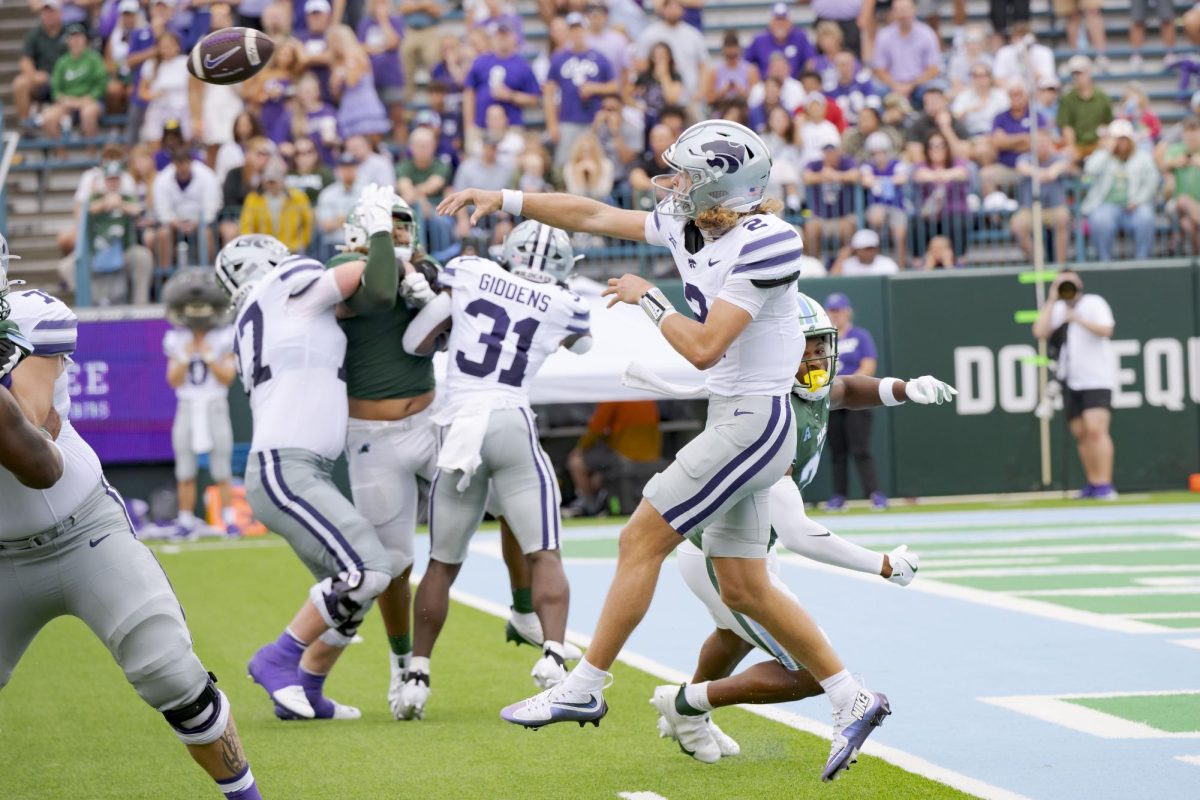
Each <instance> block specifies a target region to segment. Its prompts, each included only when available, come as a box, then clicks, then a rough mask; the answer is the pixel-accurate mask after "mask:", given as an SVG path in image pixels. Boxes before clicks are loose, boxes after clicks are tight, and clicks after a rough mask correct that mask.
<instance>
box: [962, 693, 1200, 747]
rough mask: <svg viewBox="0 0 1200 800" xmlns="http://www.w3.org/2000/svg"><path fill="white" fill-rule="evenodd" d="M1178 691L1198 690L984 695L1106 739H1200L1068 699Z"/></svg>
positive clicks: (1002, 705)
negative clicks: (1008, 695) (1055, 694)
mask: <svg viewBox="0 0 1200 800" xmlns="http://www.w3.org/2000/svg"><path fill="white" fill-rule="evenodd" d="M1177 694H1194V692H1111V693H1109V692H1099V693H1095V694H1079V695H1057V696H1049V695H1014V696H1010V697H981V698H979V699H980V700H982V701H983V702H985V703H990V704H991V705H994V706H999V707H1000V708H1006V709H1008V710H1009V711H1015V712H1017V713H1019V714H1025V715H1026V716H1030V717H1034V718H1036V719H1040V720H1042V721H1044V722H1049V723H1052V724H1054V725H1060V726H1062V727H1064V728H1070V729H1071V730H1074V731H1079V732H1081V733H1087V734H1091V735H1092V736H1097V737H1100V738H1102V739H1198V738H1200V731H1184V732H1180V733H1173V732H1170V731H1162V730H1159V729H1158V728H1155V727H1152V726H1150V725H1146V724H1145V723H1142V722H1133V721H1132V720H1127V719H1122V718H1121V717H1117V716H1114V715H1112V714H1106V713H1104V712H1103V711H1097V710H1095V709H1092V708H1086V707H1084V706H1080V705H1076V704H1074V703H1069V702H1067V700H1068V699H1073V698H1074V699H1078V698H1089V697H1096V698H1105V697H1126V696H1130V695H1138V696H1144V697H1157V696H1168V695H1177Z"/></svg>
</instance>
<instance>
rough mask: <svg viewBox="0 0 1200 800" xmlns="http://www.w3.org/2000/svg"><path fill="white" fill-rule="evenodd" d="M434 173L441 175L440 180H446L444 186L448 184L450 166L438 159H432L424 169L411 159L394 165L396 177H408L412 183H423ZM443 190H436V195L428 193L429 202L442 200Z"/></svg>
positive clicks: (435, 202)
mask: <svg viewBox="0 0 1200 800" xmlns="http://www.w3.org/2000/svg"><path fill="white" fill-rule="evenodd" d="M434 175H441V176H442V180H444V181H445V182H446V186H447V187H448V186H449V185H450V166H449V165H448V164H446V163H444V162H442V161H440V160H439V159H436V158H435V159H434V160H433V163H431V164H430V165H429V166H428V167H426V168H425V169H421V168H420V167H418V166H417V165H416V164H414V163H413V162H411V161H402V162H400V164H399V165H397V167H396V179H397V180H399V179H400V178H408V179H409V180H410V181H412V182H413V185H414V186H416V185H417V184H421V183H424V182H425V181H427V180H429V179H430V178H431V177H433V176H434ZM442 194H443V192H438V193H437V194H436V195H430V197H429V202H431V203H434V204H435V205H436V204H437V203H440V202H441V201H442Z"/></svg>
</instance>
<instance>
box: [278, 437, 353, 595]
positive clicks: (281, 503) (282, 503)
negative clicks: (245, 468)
mask: <svg viewBox="0 0 1200 800" xmlns="http://www.w3.org/2000/svg"><path fill="white" fill-rule="evenodd" d="M271 452H272V453H274V452H275V451H273V450H272V451H271ZM271 460H272V462H273V463H274V468H275V472H274V473H273V472H272V465H269V464H267V456H266V454H265V453H264V452H262V451H259V454H258V466H259V470H260V471H261V473H262V479H263V480H262V484H263V488H264V489H266V490H267V496H268V497H270V498H271V502H272V503H274V504H275V507H276V508H278V509H279V510H280V511H282V512H283V513H284V514H287V515H288V516H289V517H291V518H292V519H294V520H295V521H296V522H298V523H299V524H300V525H301V526H302V527H303V528H304V529H305V530H306V531H308V532H309V533H311V534H312V535H313V538H315V539H316V540H317V541H318V542H320V543H321V546H322V547H324V548H325V549H326V550H327V551H329V554H330V555H331V556H333V560H334V561H336V562H337V563H338V567H339V568H340V569H341V570H342V571H345V570H349V569H350V565H349V564H347V563H346V562H345V561H344V560H343V559H342V557H341V556H340V555H338V552H337V550H335V549H333V548H332V547H330V546H329V542H328V541H326V539H325V537H324V536H322V535H321V532H320V531H318V530H317V529H316V528H314V527H313V526H312V525H310V524H309V523H308V521H307V520H306V519H304V517H302V516H300V515H299V514H297V513H296V512H295V511H293V510H292V509H290V508H288V507H287V506H288V503H287V500H286V499H285V498H282V497H280V496H279V495H278V494H276V492H275V490H274V489H273V488H272V487H271V476H272V475H273V474H274V475H275V476H276V477H278V470H279V461H278V460H277V459H276V458H275V456H274V455H272V456H271ZM280 491H282V487H281V489H280Z"/></svg>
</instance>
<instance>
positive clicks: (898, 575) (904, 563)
mask: <svg viewBox="0 0 1200 800" xmlns="http://www.w3.org/2000/svg"><path fill="white" fill-rule="evenodd" d="M888 563H889V564H891V565H892V577H890V578H888V580H889V581H891V582H892V583H896V584H899V585H900V586H908V585H909V584H910V583H912V582H913V578H915V577H917V569H918V568H919V567H920V566H921V557H920V556H919V555H917V554H916V553H910V552H908V545H906V544H902V545H900V546H899V547H897V548H896V549H895V550H893V551H892V552H890V553H888Z"/></svg>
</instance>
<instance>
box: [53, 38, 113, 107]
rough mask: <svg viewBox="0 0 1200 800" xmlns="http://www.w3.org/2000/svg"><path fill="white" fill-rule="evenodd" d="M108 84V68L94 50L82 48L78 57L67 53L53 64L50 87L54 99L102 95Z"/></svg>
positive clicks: (97, 97) (98, 97) (97, 96)
mask: <svg viewBox="0 0 1200 800" xmlns="http://www.w3.org/2000/svg"><path fill="white" fill-rule="evenodd" d="M107 84H108V69H107V68H106V67H105V66H104V58H103V57H101V55H100V54H99V53H97V52H96V51H95V50H84V51H83V53H81V54H80V56H79V58H75V57H74V56H72V55H71V54H70V53H67V54H66V55H64V56H63V57H62V58H60V59H59V60H58V63H56V64H55V65H54V73H53V74H52V75H51V76H50V88H51V89H52V90H53V92H54V97H55V99H58V98H60V97H94V98H95V99H97V100H99V99H100V98H101V97H104V88H105V86H106V85H107Z"/></svg>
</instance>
